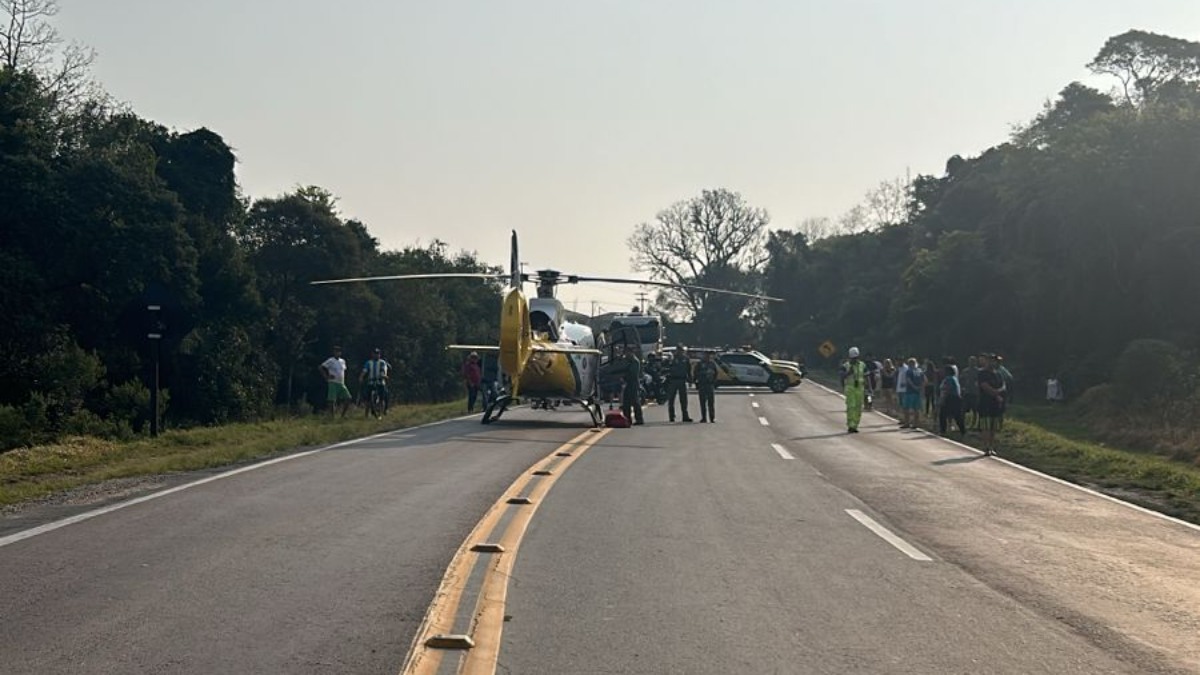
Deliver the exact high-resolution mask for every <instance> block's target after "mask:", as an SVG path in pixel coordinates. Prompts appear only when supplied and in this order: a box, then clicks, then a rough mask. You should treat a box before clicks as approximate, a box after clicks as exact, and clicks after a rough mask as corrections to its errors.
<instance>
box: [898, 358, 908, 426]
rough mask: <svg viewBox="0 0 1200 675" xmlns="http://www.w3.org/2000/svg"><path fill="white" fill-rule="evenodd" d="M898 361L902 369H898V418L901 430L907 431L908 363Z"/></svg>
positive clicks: (901, 360) (902, 360)
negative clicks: (905, 405) (905, 404)
mask: <svg viewBox="0 0 1200 675" xmlns="http://www.w3.org/2000/svg"><path fill="white" fill-rule="evenodd" d="M896 360H897V361H899V362H900V367H899V368H897V369H896V405H897V406H898V407H897V409H896V417H899V418H900V428H901V429H907V428H908V413H906V412H905V410H904V402H905V401H906V400H907V399H906V398H905V394H907V393H908V361H906V360H904V359H903V358H899V359H896Z"/></svg>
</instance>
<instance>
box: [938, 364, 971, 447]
mask: <svg viewBox="0 0 1200 675" xmlns="http://www.w3.org/2000/svg"><path fill="white" fill-rule="evenodd" d="M938 390H939V392H940V396H941V400H940V401H939V402H938V430H939V431H940V432H941V434H942V435H943V436H945V435H946V431H947V427H948V426H949V424H948V423H949V421H950V420H954V422H955V423H956V424H958V430H959V432H961V433H962V435H963V437H966V435H967V423H966V420H964V419H963V411H962V387H961V386H960V385H959V382H958V375H957V374H955V366H954V364H950V363H947V364H946V365H945V366H943V371H942V382H941V384H940V385H938Z"/></svg>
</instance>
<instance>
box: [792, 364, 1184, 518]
mask: <svg viewBox="0 0 1200 675" xmlns="http://www.w3.org/2000/svg"><path fill="white" fill-rule="evenodd" d="M811 375H812V378H811V379H813V380H816V381H818V382H820V383H821V384H824V385H825V386H827V387H829V388H831V389H834V390H835V391H836V390H837V389H839V388H840V387H839V385H838V379H837V375H836V374H834V373H825V372H816V373H812V374H811ZM877 409H878V410H882V408H877ZM884 412H887V411H884ZM920 426H922V427H923V428H925V429H926V430H928V431H932V432H934V433H936V430H937V422H936V421H932V422H931V421H930V420H929V419H928V418H925V417H922V421H921V423H920ZM951 438H952V439H954V440H956V441H959V442H961V443H964V444H965V445H970V446H972V447H976V446H977V445H978V443H979V441H980V437H979V435H978V434H968V435H967V437H966V438H965V439H960V438H959V437H958V434H957V433H955V434H953V435H952V436H951ZM1099 439H1100V434H1099V432H1098V431H1097V430H1096V429H1094V428H1092V427H1089V426H1088V425H1087V424H1086V423H1085V422H1083V421H1082V420H1081V419H1080V418H1079V417H1078V416H1077V415H1074V414H1072V413H1071V412H1070V410H1069V409H1068V408H1066V407H1064V406H1051V405H1048V404H1039V405H1017V406H1013V407H1012V409H1011V410H1010V411H1009V414H1008V416H1007V417H1006V418H1005V421H1004V429H1003V431H1002V432H1001V433H1000V435H999V437H998V439H997V441H998V449H999V453H1000V456H1001V457H1003V458H1004V459H1007V460H1009V461H1012V462H1016V463H1017V464H1021V465H1023V466H1027V467H1029V468H1031V469H1035V470H1037V471H1041V472H1042V473H1046V474H1049V475H1051V476H1054V477H1056V478H1061V479H1063V480H1066V481H1069V482H1072V483H1075V484H1077V485H1082V486H1085V487H1089V488H1092V489H1094V490H1096V491H1098V492H1103V493H1105V494H1108V495H1111V496H1113V497H1117V498H1118V499H1123V500H1125V501H1128V502H1131V503H1134V504H1137V505H1139V506H1143V507H1145V508H1148V509H1152V510H1155V511H1159V512H1161V513H1165V514H1167V515H1169V516H1174V517H1176V518H1179V519H1181V520H1186V521H1189V522H1192V523H1197V524H1200V466H1197V465H1196V464H1194V463H1192V462H1185V461H1178V460H1173V459H1170V458H1169V457H1168V456H1164V455H1163V454H1158V453H1155V452H1152V451H1150V450H1148V449H1141V448H1138V449H1131V448H1128V447H1117V446H1114V445H1112V444H1105V443H1104V442H1102V441H1100V440H1099Z"/></svg>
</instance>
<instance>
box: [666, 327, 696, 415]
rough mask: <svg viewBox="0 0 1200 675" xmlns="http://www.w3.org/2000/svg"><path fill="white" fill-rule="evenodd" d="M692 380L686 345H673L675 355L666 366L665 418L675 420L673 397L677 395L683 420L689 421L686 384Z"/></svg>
mask: <svg viewBox="0 0 1200 675" xmlns="http://www.w3.org/2000/svg"><path fill="white" fill-rule="evenodd" d="M691 381H692V361H691V359H690V358H688V351H687V347H684V346H683V345H682V344H679V345H676V346H675V355H674V356H673V357H672V358H671V365H670V366H668V367H667V419H669V420H670V421H672V422H674V421H675V397H676V396H678V397H679V412H680V414H681V415H683V421H684V422H691V421H692V418H691V417H690V416H689V415H688V394H687V388H688V384H690V383H691Z"/></svg>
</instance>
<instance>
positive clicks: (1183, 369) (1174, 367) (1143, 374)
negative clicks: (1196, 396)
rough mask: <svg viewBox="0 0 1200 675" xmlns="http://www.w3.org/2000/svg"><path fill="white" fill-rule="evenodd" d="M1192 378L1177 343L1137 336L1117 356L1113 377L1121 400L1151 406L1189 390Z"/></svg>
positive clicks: (1136, 404)
mask: <svg viewBox="0 0 1200 675" xmlns="http://www.w3.org/2000/svg"><path fill="white" fill-rule="evenodd" d="M1190 380H1191V377H1190V368H1189V364H1188V361H1187V358H1186V356H1185V355H1184V353H1183V351H1182V350H1180V349H1179V348H1178V347H1176V346H1175V345H1173V344H1171V343H1170V342H1166V341H1165V340H1134V341H1133V342H1130V343H1129V345H1128V346H1127V347H1125V351H1123V352H1121V355H1120V356H1119V357H1117V364H1116V367H1115V368H1114V370H1113V380H1112V381H1113V384H1114V385H1116V387H1117V390H1116V392H1115V394H1116V396H1117V398H1118V400H1120V401H1121V402H1122V403H1125V404H1127V405H1130V406H1132V407H1135V408H1142V409H1149V408H1152V407H1154V406H1156V405H1157V404H1158V403H1159V402H1161V401H1170V400H1176V399H1178V398H1180V397H1181V396H1187V395H1188V394H1190V393H1191V392H1190V391H1189V390H1188V389H1187V384H1188V382H1189V381H1190Z"/></svg>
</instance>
